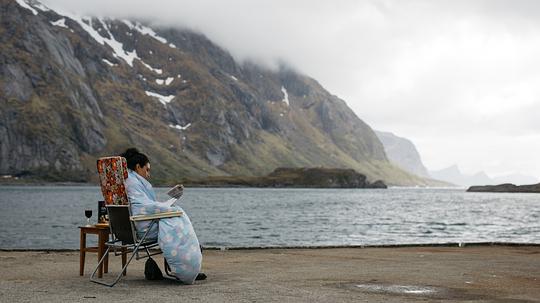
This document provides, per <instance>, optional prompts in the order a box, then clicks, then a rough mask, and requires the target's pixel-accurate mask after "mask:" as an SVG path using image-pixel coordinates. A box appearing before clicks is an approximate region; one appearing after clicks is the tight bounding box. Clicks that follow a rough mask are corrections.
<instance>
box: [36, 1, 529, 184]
mask: <svg viewBox="0 0 540 303" xmlns="http://www.w3.org/2000/svg"><path fill="white" fill-rule="evenodd" d="M42 2H43V3H44V4H46V5H48V6H51V7H58V6H60V7H62V8H64V9H68V10H71V11H74V12H78V13H83V14H98V15H101V16H112V17H138V18H145V19H149V20H154V22H155V23H161V24H164V25H175V26H181V27H189V28H192V29H195V30H198V31H200V32H202V33H204V34H205V35H206V36H208V37H209V38H210V39H211V40H213V41H215V42H216V43H218V44H219V45H221V46H222V47H224V48H226V49H227V50H229V51H230V52H231V53H232V54H233V56H235V57H236V58H237V59H238V60H244V59H246V58H249V59H255V60H258V61H259V62H265V64H272V63H273V62H276V60H279V59H283V60H284V61H286V62H288V63H290V64H291V65H293V66H294V67H296V68H297V69H298V70H300V71H301V72H303V73H305V74H307V75H309V76H311V77H313V78H315V79H317V80H318V81H319V82H320V83H321V84H322V85H323V86H324V87H325V88H327V89H328V90H329V91H330V92H331V93H333V94H335V95H337V96H339V97H340V98H342V99H344V100H345V101H346V102H347V104H348V105H349V106H350V107H351V108H352V109H353V110H354V111H355V112H356V114H357V115H358V116H359V117H360V118H361V119H363V120H364V121H366V122H367V123H368V124H369V125H371V126H372V127H373V128H374V129H377V130H383V131H390V132H393V133H395V134H396V135H398V136H402V137H406V138H408V139H410V140H412V141H413V142H414V143H415V144H416V146H417V148H418V150H419V152H420V154H421V156H422V159H423V161H424V163H425V165H426V166H427V167H428V169H430V170H436V169H441V168H444V167H447V166H450V165H452V164H458V165H459V167H460V168H461V170H462V171H463V172H465V173H471V174H472V173H475V172H478V171H485V172H486V173H488V174H489V175H490V176H497V175H502V174H508V173H518V172H519V173H523V174H528V175H531V176H534V177H537V178H538V177H540V161H539V158H540V132H539V131H540V1H534V0H530V1H519V0H509V1H497V0H489V1H487V0H486V1H480V0H479V1H473V0H468V1H459V0H448V1H436V0H424V1H410V0H409V1H405V0H394V1H385V0H373V1H361V0H350V1H348V0H340V1H315V0H299V1H294V0H267V1H254V0H227V1H219V0H215V1H200V0H199V1H183V0H168V1H167V0H153V1H151V4H149V3H150V2H148V1H142V0H114V1H109V0H107V1H105V0H93V1H74V0H43V1H42Z"/></svg>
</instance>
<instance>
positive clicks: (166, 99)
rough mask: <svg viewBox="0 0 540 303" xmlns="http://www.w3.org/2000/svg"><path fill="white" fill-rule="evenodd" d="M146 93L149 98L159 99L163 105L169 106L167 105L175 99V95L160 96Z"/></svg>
mask: <svg viewBox="0 0 540 303" xmlns="http://www.w3.org/2000/svg"><path fill="white" fill-rule="evenodd" d="M145 93H146V95H147V96H150V97H154V98H157V99H158V100H159V102H161V103H162V104H163V105H167V103H169V102H171V101H172V99H174V95H170V96H164V95H160V94H158V93H154V92H149V91H145Z"/></svg>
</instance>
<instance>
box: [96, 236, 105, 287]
mask: <svg viewBox="0 0 540 303" xmlns="http://www.w3.org/2000/svg"><path fill="white" fill-rule="evenodd" d="M104 253H105V243H104V239H103V233H101V232H99V233H98V249H97V255H98V262H99V260H101V257H103V254H104ZM104 263H105V262H104ZM103 265H104V264H101V265H100V266H99V269H98V278H102V277H103V267H104V266H103Z"/></svg>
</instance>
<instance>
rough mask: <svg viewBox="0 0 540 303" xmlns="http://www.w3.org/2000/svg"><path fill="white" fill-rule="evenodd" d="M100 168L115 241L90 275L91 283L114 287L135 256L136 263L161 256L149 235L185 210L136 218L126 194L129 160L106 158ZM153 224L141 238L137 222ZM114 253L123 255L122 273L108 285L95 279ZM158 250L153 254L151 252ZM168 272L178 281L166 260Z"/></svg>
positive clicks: (107, 243)
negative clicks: (125, 184) (164, 220)
mask: <svg viewBox="0 0 540 303" xmlns="http://www.w3.org/2000/svg"><path fill="white" fill-rule="evenodd" d="M97 169H98V174H99V178H100V185H101V191H102V193H103V198H104V199H105V204H106V207H107V213H108V215H109V227H110V229H111V234H112V240H111V241H108V242H106V243H105V245H107V250H106V251H105V253H104V254H103V257H102V258H101V259H100V260H99V263H98V265H97V266H96V269H95V270H94V272H93V273H92V275H91V276H90V281H92V282H95V283H98V284H102V285H106V286H109V287H113V286H114V285H115V284H116V283H117V282H118V281H119V280H120V278H121V277H122V275H125V274H126V270H127V267H128V265H129V263H130V262H131V260H132V259H133V257H135V258H136V260H139V259H142V258H148V257H150V256H153V255H157V254H160V253H161V250H159V247H157V246H158V243H157V240H156V239H147V238H146V237H147V235H148V232H149V231H150V229H151V227H152V226H153V225H154V224H156V223H157V221H159V219H163V218H172V217H179V216H182V215H183V213H182V212H181V211H172V212H166V213H159V214H153V215H140V216H132V214H131V207H130V204H129V199H128V196H127V194H126V189H125V186H124V180H125V179H127V177H128V173H127V164H126V159H125V158H123V157H120V156H115V157H104V158H100V159H98V161H97ZM139 221H151V222H150V226H149V227H148V229H147V230H146V232H145V233H144V235H143V236H142V237H139V236H138V234H137V230H136V228H135V222H139ZM111 248H112V250H113V251H114V255H115V256H118V255H122V270H121V271H120V273H119V274H118V276H117V277H116V278H115V280H114V281H113V282H112V283H106V282H103V281H100V280H98V279H96V278H95V274H96V272H97V271H98V269H99V267H100V266H101V264H102V263H103V262H104V260H106V259H107V258H106V257H107V256H108V254H109V252H110V250H111ZM152 248H157V250H154V252H152V253H150V249H152ZM141 249H142V250H144V251H145V252H146V254H144V255H142V256H140V255H139V252H140V250H141ZM127 253H131V256H130V257H129V260H128V261H127V262H126V261H125V259H126V254H127ZM164 263H165V273H166V275H167V276H169V277H172V278H176V277H175V276H174V275H172V274H171V273H170V272H169V266H168V265H167V262H166V261H165V262H164Z"/></svg>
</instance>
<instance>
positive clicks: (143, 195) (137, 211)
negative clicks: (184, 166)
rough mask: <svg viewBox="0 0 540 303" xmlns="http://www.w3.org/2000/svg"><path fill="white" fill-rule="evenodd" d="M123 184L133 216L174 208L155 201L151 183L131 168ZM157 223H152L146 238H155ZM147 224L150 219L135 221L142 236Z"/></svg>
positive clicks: (138, 232) (156, 235)
mask: <svg viewBox="0 0 540 303" xmlns="http://www.w3.org/2000/svg"><path fill="white" fill-rule="evenodd" d="M125 185H126V191H127V195H128V199H129V203H130V204H131V214H132V215H133V216H137V215H150V214H157V213H162V212H167V211H171V210H176V208H173V207H168V206H166V205H163V204H162V203H161V202H159V201H157V198H156V193H155V192H154V189H153V188H152V184H150V182H148V181H147V180H146V179H145V178H144V177H142V176H141V175H139V174H138V173H136V172H135V171H133V170H131V169H128V178H127V179H126V181H125ZM158 224H159V223H158ZM158 224H155V223H154V225H153V226H152V230H150V232H149V233H148V236H147V238H149V239H157V237H158ZM149 225H150V221H142V222H137V223H135V227H136V229H137V234H138V235H139V236H140V237H142V236H143V235H144V233H145V232H146V231H147V230H148V226H149Z"/></svg>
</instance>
